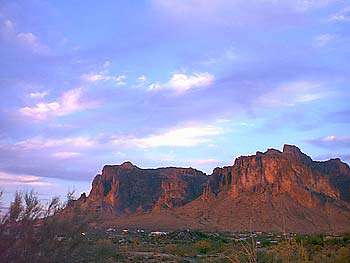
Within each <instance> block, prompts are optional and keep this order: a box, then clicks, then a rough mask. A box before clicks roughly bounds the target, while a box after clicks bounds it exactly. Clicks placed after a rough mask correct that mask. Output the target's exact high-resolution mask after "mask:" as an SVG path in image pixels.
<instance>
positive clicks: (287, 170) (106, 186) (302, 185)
mask: <svg viewBox="0 0 350 263" xmlns="http://www.w3.org/2000/svg"><path fill="white" fill-rule="evenodd" d="M73 206H75V207H79V208H80V209H83V210H87V211H89V212H92V213H97V214H99V215H101V217H103V218H105V220H107V221H109V222H113V223H117V224H120V225H123V226H138V227H149V228H164V229H176V228H202V229H207V230H249V229H252V228H254V229H256V230H265V231H267V230H275V231H293V232H321V231H322V232H343V231H349V230H350V169H349V166H348V165H347V164H345V163H343V162H341V161H340V160H339V159H332V160H329V161H325V162H316V161H313V160H312V159H311V158H310V157H308V156H307V155H305V154H304V153H302V152H301V151H300V150H299V149H298V148H297V147H295V146H292V145H285V146H284V147H283V151H282V152H281V151H278V150H275V149H269V150H267V151H266V152H265V153H262V152H257V153H256V154H255V155H252V156H242V157H239V158H237V159H236V160H235V162H234V165H232V166H226V167H223V168H215V169H214V171H213V173H212V174H211V175H206V174H204V173H202V172H200V171H198V170H195V169H192V168H173V167H171V168H159V169H141V168H138V167H136V166H134V165H133V164H131V163H130V162H125V163H123V164H121V165H108V166H105V167H104V168H103V171H102V174H101V175H97V176H96V177H95V179H94V180H93V183H92V190H91V192H90V194H89V196H88V197H86V196H85V195H82V197H81V198H80V199H79V200H78V201H76V202H75V203H74V204H73Z"/></svg>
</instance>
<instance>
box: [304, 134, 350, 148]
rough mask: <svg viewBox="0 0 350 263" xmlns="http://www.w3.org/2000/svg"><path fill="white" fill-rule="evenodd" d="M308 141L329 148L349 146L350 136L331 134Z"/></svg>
mask: <svg viewBox="0 0 350 263" xmlns="http://www.w3.org/2000/svg"><path fill="white" fill-rule="evenodd" d="M306 142H308V143H310V144H312V145H315V146H318V147H322V148H328V149H337V148H349V147H350V136H335V135H329V136H326V137H321V138H316V139H311V140H307V141H306Z"/></svg>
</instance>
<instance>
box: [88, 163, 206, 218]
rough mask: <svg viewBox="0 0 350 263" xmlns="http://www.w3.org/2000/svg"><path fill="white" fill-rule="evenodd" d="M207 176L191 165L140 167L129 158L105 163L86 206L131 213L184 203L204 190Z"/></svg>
mask: <svg viewBox="0 0 350 263" xmlns="http://www.w3.org/2000/svg"><path fill="white" fill-rule="evenodd" d="M206 181H207V176H206V175H205V174H204V173H202V172H200V171H197V170H195V169H192V168H159V169H140V168H138V167H137V166H134V165H133V164H131V163H130V162H125V163H123V164H121V165H106V166H105V167H104V168H103V170H102V174H101V175H97V176H96V177H95V179H94V180H93V183H92V190H91V192H90V195H89V196H88V197H87V198H86V200H84V202H85V203H86V204H85V206H87V207H89V208H91V207H93V208H94V210H95V211H96V212H107V213H112V214H117V215H120V214H132V213H141V212H149V211H151V210H162V209H167V208H174V207H179V206H182V205H184V204H186V203H188V202H190V201H192V200H193V199H195V198H197V197H198V196H199V195H201V193H202V188H203V185H204V183H205V182H206Z"/></svg>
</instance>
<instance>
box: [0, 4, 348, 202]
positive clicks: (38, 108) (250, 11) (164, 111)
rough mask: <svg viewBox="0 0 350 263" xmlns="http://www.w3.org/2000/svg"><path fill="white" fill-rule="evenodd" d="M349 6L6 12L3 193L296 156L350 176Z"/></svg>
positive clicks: (0, 64)
mask: <svg viewBox="0 0 350 263" xmlns="http://www.w3.org/2000/svg"><path fill="white" fill-rule="evenodd" d="M349 58H350V2H349V1H340V0H339V1H338V0H280V1H278V0H260V1H259V0H138V1H130V0H125V1H124V0H117V1H112V0H111V1H107V0H106V1H90V0H85V1H77V0H69V1H68V0H61V1H54V0H52V1H49V0H26V1H22V0H11V1H6V0H0V188H1V189H3V191H4V192H5V203H6V200H9V198H12V196H13V194H14V192H15V191H16V190H28V189H34V190H35V191H37V192H38V193H39V195H40V197H41V199H43V200H47V199H48V198H50V197H51V196H53V195H60V196H64V195H65V193H66V192H67V191H68V190H72V189H75V190H76V191H77V194H79V193H80V192H82V191H86V192H88V191H89V190H90V186H91V181H92V179H93V177H94V176H95V175H96V174H97V173H99V172H101V169H102V168H103V166H104V165H105V164H120V163H122V162H124V161H126V160H130V161H131V162H132V163H134V164H135V165H137V166H139V167H142V168H147V167H160V166H184V167H195V168H197V169H200V170H202V171H205V172H206V173H208V174H210V173H211V171H212V169H213V168H215V167H217V166H223V165H231V164H232V163H233V161H234V159H235V158H236V157H238V156H240V155H250V154H254V153H255V152H256V151H264V150H266V149H268V148H276V149H280V150H281V149H282V147H283V144H285V143H288V144H294V145H297V146H298V147H300V148H301V149H302V151H303V152H305V153H307V154H308V155H310V156H311V157H312V158H314V159H315V160H326V159H328V158H335V157H340V158H341V159H342V160H343V161H345V162H348V163H349V162H350V87H349V85H350V63H349Z"/></svg>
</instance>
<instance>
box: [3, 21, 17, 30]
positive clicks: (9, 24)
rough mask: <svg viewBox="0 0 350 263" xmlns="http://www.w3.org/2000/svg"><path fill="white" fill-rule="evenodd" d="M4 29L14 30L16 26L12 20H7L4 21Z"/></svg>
mask: <svg viewBox="0 0 350 263" xmlns="http://www.w3.org/2000/svg"><path fill="white" fill-rule="evenodd" d="M4 27H5V28H6V29H7V30H13V29H14V28H15V25H14V24H13V23H12V21H11V20H8V19H7V20H5V21H4Z"/></svg>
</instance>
